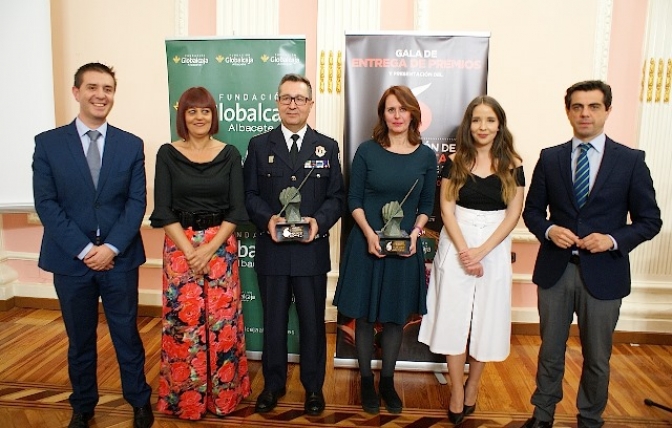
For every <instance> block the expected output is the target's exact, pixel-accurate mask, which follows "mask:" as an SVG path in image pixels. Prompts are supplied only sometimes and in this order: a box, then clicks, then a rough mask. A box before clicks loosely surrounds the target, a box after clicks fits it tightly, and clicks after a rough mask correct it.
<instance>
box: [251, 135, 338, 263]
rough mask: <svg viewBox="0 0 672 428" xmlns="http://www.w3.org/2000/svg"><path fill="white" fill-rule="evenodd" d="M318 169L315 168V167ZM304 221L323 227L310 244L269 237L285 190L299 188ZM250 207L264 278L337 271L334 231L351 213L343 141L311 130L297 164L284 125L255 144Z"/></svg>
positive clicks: (305, 138)
mask: <svg viewBox="0 0 672 428" xmlns="http://www.w3.org/2000/svg"><path fill="white" fill-rule="evenodd" d="M313 167H314V169H313ZM311 169H313V170H312V173H310V175H309V176H308V179H307V180H306V182H305V183H304V185H303V187H302V188H301V190H300V194H301V204H300V213H301V216H302V217H313V218H315V220H316V221H317V225H318V227H319V230H318V234H317V236H316V238H315V240H314V241H312V242H310V243H299V242H283V243H275V242H273V240H272V239H271V237H270V236H269V235H268V222H269V220H270V219H271V216H273V215H275V214H278V213H280V211H281V209H282V204H281V203H280V192H281V191H282V190H283V189H285V188H287V187H297V188H298V187H299V185H300V184H301V182H302V181H303V179H304V178H305V177H306V175H307V174H308V173H309V171H311ZM243 176H244V182H245V206H246V208H247V212H248V214H249V216H250V220H251V221H252V223H253V224H254V225H255V226H256V228H257V237H256V252H255V261H254V268H255V270H256V272H257V273H258V274H259V275H290V276H314V275H321V274H326V273H327V272H328V271H329V270H330V269H331V260H330V257H329V240H328V239H327V238H328V236H329V229H331V227H332V226H333V225H334V224H335V223H336V222H337V221H338V219H339V218H340V217H341V215H342V214H343V212H344V209H345V189H344V185H343V176H342V173H341V165H340V161H339V149H338V143H337V142H336V141H335V140H334V139H332V138H329V137H327V136H325V135H322V134H320V133H318V132H316V131H314V130H313V129H312V128H310V127H308V129H307V130H306V133H305V135H304V137H303V142H302V144H301V149H300V151H299V154H298V158H297V161H296V163H295V164H294V165H292V161H291V160H290V155H289V150H288V149H287V143H286V142H285V138H284V135H283V133H282V130H281V128H280V126H278V127H277V128H275V129H273V130H271V131H269V132H266V133H264V134H260V135H257V136H255V137H253V138H252V139H251V140H250V143H249V146H248V152H247V157H246V159H245V164H244V168H243Z"/></svg>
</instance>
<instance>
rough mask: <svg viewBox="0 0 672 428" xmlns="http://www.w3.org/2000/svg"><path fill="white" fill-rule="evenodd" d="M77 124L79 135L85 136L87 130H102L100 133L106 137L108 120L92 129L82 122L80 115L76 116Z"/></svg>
mask: <svg viewBox="0 0 672 428" xmlns="http://www.w3.org/2000/svg"><path fill="white" fill-rule="evenodd" d="M75 126H76V127H77V134H78V135H79V137H80V138H81V137H83V136H84V135H86V133H87V132H89V131H98V132H100V135H101V136H102V137H103V139H105V136H106V135H107V122H105V123H103V124H102V125H100V126H99V127H98V128H97V129H91V128H89V127H88V126H86V125H84V122H82V121H81V120H80V119H79V117H77V118H75Z"/></svg>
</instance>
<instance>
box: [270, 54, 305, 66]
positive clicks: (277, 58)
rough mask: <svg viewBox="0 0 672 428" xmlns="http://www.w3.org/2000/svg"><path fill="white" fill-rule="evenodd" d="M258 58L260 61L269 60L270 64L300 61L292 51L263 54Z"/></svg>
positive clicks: (291, 63)
mask: <svg viewBox="0 0 672 428" xmlns="http://www.w3.org/2000/svg"><path fill="white" fill-rule="evenodd" d="M260 58H261V61H262V62H270V63H271V64H277V65H293V64H300V63H301V59H300V58H299V57H298V56H297V55H296V54H294V53H274V54H273V55H271V56H268V55H266V54H264V55H262V56H261V57H260Z"/></svg>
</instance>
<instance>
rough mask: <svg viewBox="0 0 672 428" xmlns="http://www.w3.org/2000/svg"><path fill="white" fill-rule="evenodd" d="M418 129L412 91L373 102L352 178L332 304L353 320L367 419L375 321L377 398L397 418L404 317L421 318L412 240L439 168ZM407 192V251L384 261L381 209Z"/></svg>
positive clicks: (427, 211)
mask: <svg viewBox="0 0 672 428" xmlns="http://www.w3.org/2000/svg"><path fill="white" fill-rule="evenodd" d="M420 123H421V115H420V106H419V104H418V100H417V99H416V98H415V96H414V95H413V93H412V92H411V90H410V89H409V88H407V87H405V86H392V87H390V88H389V89H387V90H386V91H385V92H384V93H383V96H382V97H381V99H380V101H379V102H378V124H377V125H376V126H375V128H374V130H373V139H372V140H370V141H366V142H364V143H362V144H361V145H360V146H359V148H358V149H357V153H356V154H355V158H354V160H353V163H352V170H351V174H350V190H349V194H348V205H349V207H350V211H351V213H352V216H353V218H354V220H355V222H356V225H355V227H353V229H352V231H351V232H350V235H349V237H348V242H347V244H346V249H345V253H344V255H343V258H342V260H341V266H340V274H339V279H338V285H337V287H336V293H335V297H334V305H336V306H338V310H339V312H340V313H341V314H343V315H345V316H347V317H350V318H354V319H355V320H356V321H355V344H356V349H357V360H358V363H359V371H360V375H361V385H362V386H361V399H362V408H363V409H364V410H365V411H366V412H369V413H373V414H375V413H378V412H379V409H380V399H379V397H378V394H377V393H376V389H375V386H374V381H373V372H372V370H371V359H372V357H373V349H374V346H373V345H374V323H376V322H379V323H381V324H382V326H383V331H382V335H381V343H382V345H381V348H382V368H381V372H380V382H379V384H378V387H379V391H380V396H381V397H382V399H383V401H384V402H385V407H386V408H387V410H388V411H389V412H392V413H399V412H401V410H402V402H401V399H400V398H399V395H398V394H397V392H396V391H395V389H394V368H395V365H396V363H397V356H398V355H399V349H400V347H401V340H402V334H403V326H404V324H405V323H406V320H407V319H408V317H409V316H410V315H412V314H424V313H426V306H425V297H426V294H427V288H426V285H425V266H424V257H423V254H422V247H421V246H420V241H419V240H418V238H419V236H420V235H421V234H422V233H423V228H424V226H425V224H426V223H427V221H428V219H429V215H431V213H432V209H433V207H434V193H435V191H436V177H437V174H436V170H437V166H436V165H437V163H436V154H435V153H434V151H433V150H432V149H430V148H429V147H427V146H425V145H424V144H422V141H421V140H420V130H419V127H420ZM416 180H417V184H415V187H413V186H414V183H416ZM411 188H413V190H412V191H411V192H410V194H409V195H408V198H407V199H406V200H405V202H404V203H403V206H402V210H403V214H404V215H403V219H402V220H401V230H403V231H405V232H407V233H408V234H409V235H410V252H409V254H408V255H405V256H396V255H388V256H384V255H382V254H381V248H380V242H379V238H378V235H377V234H376V231H379V230H381V228H382V227H383V226H384V222H383V216H382V208H383V205H385V204H387V203H388V202H391V201H397V202H400V203H401V201H402V200H403V199H404V197H405V196H406V194H407V193H408V192H409V190H410V189H411Z"/></svg>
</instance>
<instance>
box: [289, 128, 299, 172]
mask: <svg viewBox="0 0 672 428" xmlns="http://www.w3.org/2000/svg"><path fill="white" fill-rule="evenodd" d="M298 139H299V134H292V148H291V150H290V151H289V158H290V159H291V160H292V165H295V164H296V158H298V157H299V145H298V144H296V142H297V141H298Z"/></svg>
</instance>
